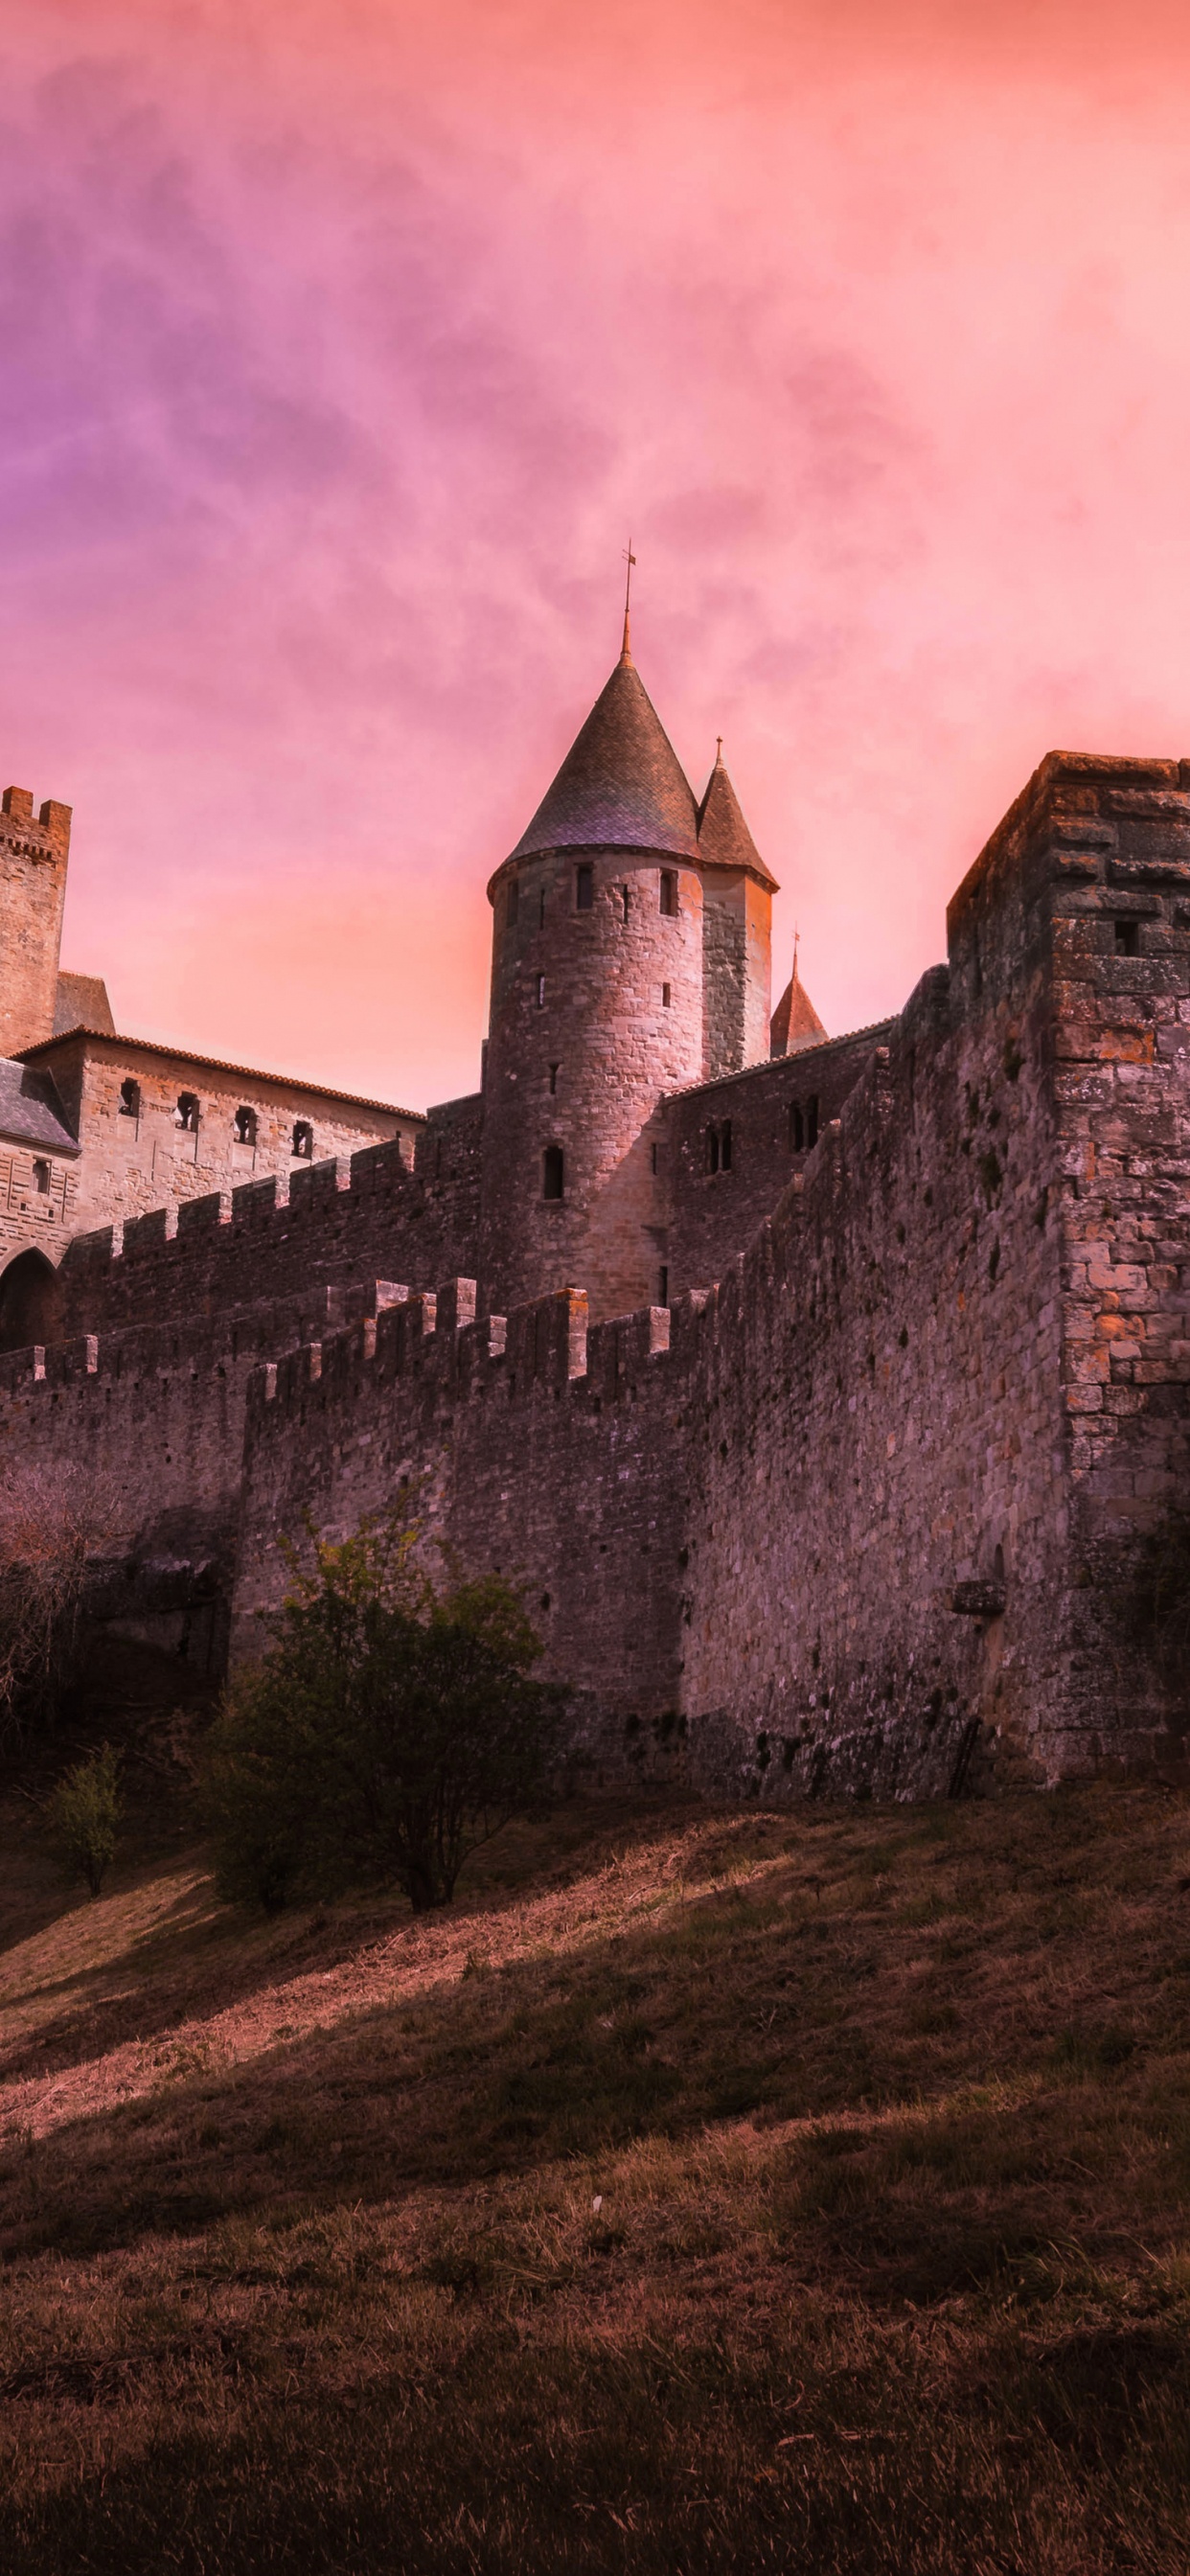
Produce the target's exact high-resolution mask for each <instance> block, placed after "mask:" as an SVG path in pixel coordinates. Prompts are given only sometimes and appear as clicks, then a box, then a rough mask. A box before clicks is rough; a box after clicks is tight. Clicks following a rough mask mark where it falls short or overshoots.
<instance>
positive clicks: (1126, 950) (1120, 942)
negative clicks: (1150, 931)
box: [1116, 921, 1140, 957]
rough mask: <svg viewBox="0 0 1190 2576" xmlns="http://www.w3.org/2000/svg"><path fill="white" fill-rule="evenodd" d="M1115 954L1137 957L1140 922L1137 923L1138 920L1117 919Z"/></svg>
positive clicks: (1138, 952) (1138, 953)
mask: <svg viewBox="0 0 1190 2576" xmlns="http://www.w3.org/2000/svg"><path fill="white" fill-rule="evenodd" d="M1116 955H1117V957H1139V955H1140V923H1139V921H1117V923H1116Z"/></svg>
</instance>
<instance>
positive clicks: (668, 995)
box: [661, 984, 673, 1011]
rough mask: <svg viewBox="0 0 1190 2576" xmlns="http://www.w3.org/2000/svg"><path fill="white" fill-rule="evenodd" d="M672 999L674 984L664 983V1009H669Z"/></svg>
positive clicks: (662, 1005)
mask: <svg viewBox="0 0 1190 2576" xmlns="http://www.w3.org/2000/svg"><path fill="white" fill-rule="evenodd" d="M672 1000H673V986H672V984H663V985H662V987H661V1008H662V1010H663V1011H668V1009H669V1006H670V1003H671V1001H672Z"/></svg>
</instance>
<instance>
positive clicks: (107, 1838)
mask: <svg viewBox="0 0 1190 2576" xmlns="http://www.w3.org/2000/svg"><path fill="white" fill-rule="evenodd" d="M123 1812H124V1809H123V1800H122V1799H121V1796H120V1758H119V1755H118V1754H116V1753H113V1751H112V1748H111V1746H110V1744H105V1745H104V1746H103V1748H102V1750H101V1751H100V1752H98V1753H92V1754H90V1755H89V1756H88V1758H87V1760H86V1761H85V1762H76V1763H75V1765H74V1768H73V1770H72V1771H67V1772H66V1774H65V1776H64V1778H62V1779H61V1780H59V1782H58V1785H57V1787H56V1789H54V1790H53V1792H52V1794H51V1796H50V1798H49V1800H48V1802H47V1806H46V1821H47V1824H48V1826H49V1830H50V1835H51V1838H52V1840H53V1841H54V1843H55V1845H56V1846H57V1850H58V1853H59V1855H60V1858H61V1860H62V1863H63V1866H64V1867H65V1868H66V1869H67V1870H68V1871H69V1873H70V1876H71V1877H72V1878H85V1880H86V1882H87V1885H88V1887H89V1889H90V1891H91V1894H92V1896H98V1894H99V1890H100V1888H101V1887H102V1885H103V1877H104V1872H105V1870H106V1869H107V1868H108V1866H109V1864H110V1862H111V1861H112V1860H113V1859H114V1857H115V1850H116V1838H117V1834H118V1831H119V1825H120V1818H121V1816H122V1814H123Z"/></svg>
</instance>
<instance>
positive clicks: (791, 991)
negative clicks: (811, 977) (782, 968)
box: [769, 947, 826, 1055]
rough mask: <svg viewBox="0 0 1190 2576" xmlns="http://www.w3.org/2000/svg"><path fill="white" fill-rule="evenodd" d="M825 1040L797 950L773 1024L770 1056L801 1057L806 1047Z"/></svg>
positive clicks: (824, 1033) (770, 1029)
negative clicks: (803, 979) (798, 959)
mask: <svg viewBox="0 0 1190 2576" xmlns="http://www.w3.org/2000/svg"><path fill="white" fill-rule="evenodd" d="M825 1041H826V1030H825V1029H824V1027H823V1025H822V1022H821V1020H820V1019H819V1017H818V1013H817V1011H816V1010H815V1008H814V1005H813V1002H812V1001H811V999H810V996H809V994H808V992H807V991H806V988H805V985H804V984H803V982H802V980H801V977H800V975H799V974H798V971H797V950H796V947H795V949H794V954H793V973H792V975H791V976H790V978H789V982H788V983H787V985H786V987H785V990H784V992H783V993H782V995H781V999H780V1001H779V1002H778V1004H777V1007H776V1010H775V1011H774V1013H773V1016H772V1020H771V1022H770V1027H769V1054H770V1055H800V1053H801V1050H802V1048H803V1047H812V1046H822V1045H823V1044H824V1043H825Z"/></svg>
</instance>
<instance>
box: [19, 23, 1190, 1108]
mask: <svg viewBox="0 0 1190 2576" xmlns="http://www.w3.org/2000/svg"><path fill="white" fill-rule="evenodd" d="M0 27H2V28H3V53H2V60H3V73H4V103H3V135H4V150H3V154H2V155H0V219H2V222H3V234H4V254H3V262H2V267H0V293H2V296H3V305H4V310H3V320H2V325H0V353H2V354H0V368H2V375H3V391H2V395H0V441H2V449H3V453H2V465H0V511H2V512H3V517H4V562H5V584H4V617H3V625H2V629H0V634H2V643H0V651H2V655H3V692H2V698H0V769H2V771H3V775H4V779H5V780H8V779H12V780H14V781H16V782H17V783H18V784H19V785H22V786H26V787H30V788H32V790H33V793H34V795H35V797H36V798H37V800H38V801H40V800H41V799H42V798H44V797H46V796H55V797H60V798H63V799H64V800H65V801H67V802H68V803H70V804H72V805H73V806H74V808H75V839H74V857H73V865H72V879H71V892H70V898H69V906H68V913H67V928H66V939H65V945H64V963H65V964H67V965H69V966H72V967H75V968H78V969H82V970H84V971H90V972H99V973H105V974H106V975H107V977H108V981H109V986H110V989H111V993H112V998H113V1003H114V1007H115V1012H116V1018H117V1024H118V1025H119V1026H120V1027H121V1028H122V1029H125V1030H128V1031H132V1032H136V1033H144V1034H154V1035H156V1034H160V1035H164V1036H167V1037H170V1038H172V1039H174V1040H175V1041H177V1042H178V1043H180V1044H184V1045H185V1044H188V1045H192V1046H197V1047H199V1048H201V1049H202V1050H203V1051H204V1052H206V1053H210V1054H225V1055H228V1056H231V1057H233V1058H235V1059H238V1060H241V1061H245V1062H248V1063H251V1064H261V1065H266V1066H269V1065H271V1066H276V1067H278V1068H280V1069H282V1070H292V1071H295V1072H297V1071H305V1072H308V1073H310V1074H311V1075H313V1076H317V1077H318V1078H321V1079H323V1080H330V1081H334V1082H341V1083H342V1084H343V1085H344V1086H345V1087H346V1088H349V1089H352V1090H362V1091H365V1092H367V1093H370V1094H374V1095H377V1096H379V1097H381V1098H386V1099H392V1100H395V1101H398V1102H401V1103H403V1104H408V1105H411V1106H417V1107H421V1106H424V1105H425V1104H426V1103H427V1102H428V1101H431V1100H435V1099H440V1098H444V1097H447V1096H449V1095H451V1094H453V1093H455V1092H459V1091H464V1090H470V1089H472V1088H474V1086H475V1083H476V1081H477V1078H478V1050H479V1039H480V1036H481V1034H482V1030H483V1026H484V1019H485V1011H486V971H487V955H488V938H489V922H490V915H489V911H488V906H487V903H486V899H485V895H484V887H485V883H486V879H487V876H488V874H489V873H490V871H491V870H492V868H493V867H495V866H496V865H497V864H498V863H499V861H500V860H501V859H502V858H503V857H504V856H505V855H506V853H507V851H508V850H509V848H510V847H511V846H512V844H513V842H514V841H515V840H516V838H517V837H518V835H519V833H520V831H521V829H522V827H523V826H524V824H525V823H526V821H527V820H528V817H529V815H530V813H531V811H532V810H533V808H534V806H535V805H536V803H537V802H538V799H539V797H540V796H541V794H542V792H543V790H544V788H545V786H546V784H547V783H548V780H549V777H550V775H551V774H552V771H553V770H554V768H555V767H556V765H557V763H558V761H559V759H560V758H561V756H562V753H563V752H564V751H565V749H566V747H567V745H568V743H569V741H570V739H571V737H572V735H573V734H574V732H575V731H576V730H577V727H578V725H579V723H580V722H581V720H582V718H583V716H584V715H585V714H586V712H587V709H588V707H589V705H590V703H591V701H592V699H593V698H594V696H595V695H596V693H597V691H598V690H599V688H600V687H601V685H602V683H603V681H604V679H605V678H606V676H607V673H608V671H609V669H610V667H611V664H612V662H613V661H614V659H615V655H616V651H617V648H618V643H619V615H620V599H621V578H622V563H621V553H622V549H623V547H624V545H625V543H626V541H627V537H628V533H629V531H631V534H632V538H633V541H634V545H635V550H636V553H637V556H638V571H637V575H636V592H635V602H634V617H633V631H634V642H635V647H636V659H637V663H638V666H639V668H640V671H641V675H642V677H643V679H644V681H645V684H646V686H647V688H648V689H649V692H650V694H651V696H652V697H653V700H654V702H655V704H656V706H657V708H658V710H659V713H660V715H661V717H662V720H663V722H664V723H665V725H666V727H667V730H668V731H669V733H670V735H671V738H672V740H673V742H674V744H675V747H676V749H677V751H678V753H679V756H680V757H681V759H682V760H683V762H684V763H685V765H686V768H687V770H688V772H689V774H690V777H691V779H692V781H693V783H694V785H695V787H696V788H697V789H699V790H701V788H702V785H703V782H704V780H705V776H706V772H707V770H708V768H709V766H710V763H711V760H712V759H713V756H714V747H715V736H716V734H717V733H722V734H723V735H724V737H725V757H726V759H727V761H728V765H729V767H730V769H731V772H732V775H733V778H734V780H735V784H736V787H737V790H738V793H739V796H740V799H741V802H742V804H743V806H744V810H745V812H746V814H747V816H748V819H749V821H750V823H751V826H752V829H753V832H754V834H755V837H756V840H757V842H758V843H759V846H760V849H761V851H762V852H763V854H764V856H765V858H766V859H767V860H768V862H769V864H770V866H771V867H772V869H773V871H774V873H775V874H776V875H777V876H778V877H779V878H780V880H781V884H782V888H783V891H782V894H781V896H780V898H779V901H778V904H777V908H776V919H777V959H776V963H775V973H774V984H775V989H779V987H780V984H781V983H783V982H784V980H785V975H786V973H787V971H788V951H789V948H790V945H791V941H792V933H793V925H794V920H795V917H796V919H797V921H798V923H799V925H800V928H801V934H802V963H803V968H804V973H805V979H806V982H807V985H808V987H809V990H810V991H811V993H812V995H813V998H814V1001H815V1002H816V1004H817V1006H818V1009H819V1011H820V1012H821V1014H822V1016H823V1018H824V1019H825V1021H826V1023H827V1026H828V1028H829V1029H830V1030H831V1031H832V1032H835V1031H840V1030H843V1029H846V1028H848V1027H853V1026H856V1025H859V1024H862V1023H864V1022H866V1021H869V1020H872V1019H875V1018H877V1017H878V1016H880V1015H881V1014H882V1013H884V1012H886V1011H888V1010H890V1009H895V1008H898V1007H899V1006H900V1004H901V1003H902V1002H903V1001H904V1000H905V998H906V996H907V994H908V993H909V991H910V989H911V987H912V986H913V984H914V983H915V981H916V979H917V977H918V976H919V974H921V972H922V971H923V970H924V968H925V967H927V966H928V965H930V964H931V963H932V962H933V961H934V960H935V959H936V958H937V957H939V956H940V955H941V954H942V952H943V943H944V930H943V912H944V906H945V902H946V898H947V896H948V894H949V893H950V892H951V890H952V889H953V887H954V885H955V884H957V882H958V880H959V878H960V877H961V875H962V874H963V873H964V871H965V869H966V868H967V866H968V865H969V863H970V861H971V859H972V857H973V856H974V855H975V852H976V851H977V849H978V848H979V846H980V843H981V842H982V840H983V839H985V838H986V836H987V833H988V832H989V831H990V830H991V828H992V826H993V825H994V823H995V822H996V820H997V818H998V816H999V815H1000V814H1001V812H1002V811H1003V809H1004V807H1005V806H1006V805H1007V804H1008V803H1009V802H1010V801H1011V799H1012V798H1013V796H1014V795H1015V794H1016V793H1017V791H1018V789H1019V788H1020V787H1021V786H1022V785H1023V783H1024V780H1025V778H1026V777H1027V775H1028V773H1029V771H1030V770H1031V769H1032V768H1033V767H1034V766H1035V765H1036V763H1037V761H1038V760H1039V759H1040V758H1041V756H1042V754H1043V753H1044V752H1045V751H1046V750H1047V749H1048V748H1049V747H1051V746H1053V745H1055V744H1061V745H1063V746H1067V747H1074V748H1087V749H1097V750H1102V751H1109V752H1156V753H1160V754H1165V755H1175V756H1176V755H1179V754H1185V753H1188V752H1190V329H1188V327H1187V325H1188V321H1190V139H1188V136H1190V115H1188V110H1190V10H1187V8H1186V6H1185V5H1184V0H1183V5H1182V6H1180V7H1179V8H1177V9H1173V8H1165V7H1160V6H1156V5H1146V0H1139V5H1135V6H1125V5H1123V0H1113V5H1111V6H1110V7H1104V6H1097V5H1096V0H1080V5H1078V6H1066V5H1064V0H1062V5H1058V0H1055V5H1052V6H1047V5H1045V0H1039V4H1038V5H1036V6H1033V5H1029V4H1028V0H984V5H980V6H976V5H974V0H950V5H946V0H933V4H932V5H928V4H927V0H922V5H913V0H821V5H809V0H806V5H803V0H718V5H715V6H709V5H703V0H658V4H657V5H650V0H599V5H597V6H594V5H590V0H234V5H233V0H122V4H121V5H117V0H111V5H109V0H37V5H36V7H30V6H29V5H28V0H20V5H17V0H0Z"/></svg>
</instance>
